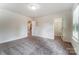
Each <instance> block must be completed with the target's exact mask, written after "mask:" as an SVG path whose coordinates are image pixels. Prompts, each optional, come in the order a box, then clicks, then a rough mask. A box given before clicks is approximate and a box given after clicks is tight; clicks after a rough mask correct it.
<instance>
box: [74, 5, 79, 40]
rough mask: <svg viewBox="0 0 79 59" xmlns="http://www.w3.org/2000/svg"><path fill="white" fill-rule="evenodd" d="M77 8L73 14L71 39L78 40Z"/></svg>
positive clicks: (78, 7)
mask: <svg viewBox="0 0 79 59" xmlns="http://www.w3.org/2000/svg"><path fill="white" fill-rule="evenodd" d="M78 19H79V6H77V8H76V9H75V10H74V12H73V37H74V38H75V39H76V40H78Z"/></svg>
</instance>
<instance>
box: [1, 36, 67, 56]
mask: <svg viewBox="0 0 79 59" xmlns="http://www.w3.org/2000/svg"><path fill="white" fill-rule="evenodd" d="M67 54H68V52H67V51H66V50H65V48H64V47H63V45H62V44H60V42H59V41H57V40H53V39H46V38H41V37H36V36H32V37H27V38H23V39H19V40H15V41H12V42H7V43H3V44H0V55H67Z"/></svg>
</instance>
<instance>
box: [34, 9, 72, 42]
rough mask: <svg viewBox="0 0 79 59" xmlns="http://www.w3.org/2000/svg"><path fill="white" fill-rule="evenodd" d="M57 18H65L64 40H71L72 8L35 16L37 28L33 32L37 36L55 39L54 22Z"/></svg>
mask: <svg viewBox="0 0 79 59" xmlns="http://www.w3.org/2000/svg"><path fill="white" fill-rule="evenodd" d="M56 18H62V19H63V40H64V41H68V42H70V40H71V34H72V31H71V30H72V29H71V26H72V24H71V21H72V19H71V18H72V16H71V10H65V11H61V12H58V13H55V14H52V15H47V16H43V17H37V18H35V21H36V29H35V32H34V33H33V34H34V35H37V36H42V37H47V38H52V39H54V23H53V22H54V20H55V19H56ZM48 28H49V29H48ZM43 35H45V36H43Z"/></svg>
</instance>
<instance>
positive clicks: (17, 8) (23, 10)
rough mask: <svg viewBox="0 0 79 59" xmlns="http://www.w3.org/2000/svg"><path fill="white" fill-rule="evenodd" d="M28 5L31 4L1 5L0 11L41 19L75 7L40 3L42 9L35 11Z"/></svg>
mask: <svg viewBox="0 0 79 59" xmlns="http://www.w3.org/2000/svg"><path fill="white" fill-rule="evenodd" d="M28 4H29V3H4V4H3V3H0V9H6V10H9V11H12V12H17V13H19V14H22V15H24V16H30V17H39V16H45V15H49V14H53V13H55V12H60V11H64V10H67V9H71V8H72V6H73V4H72V3H38V4H39V5H40V9H38V10H36V11H34V10H30V9H29V8H28V7H27V5H28Z"/></svg>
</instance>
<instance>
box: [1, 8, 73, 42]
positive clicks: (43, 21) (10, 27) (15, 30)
mask: <svg viewBox="0 0 79 59" xmlns="http://www.w3.org/2000/svg"><path fill="white" fill-rule="evenodd" d="M70 12H71V10H66V11H61V12H57V13H55V14H52V15H47V16H43V17H37V18H34V19H32V18H29V17H25V16H23V15H20V14H17V13H14V12H11V11H8V10H1V9H0V43H2V42H6V41H11V40H16V39H18V38H22V37H27V21H28V20H33V23H34V24H33V30H32V31H33V33H32V35H35V36H40V37H44V38H50V39H54V23H53V22H54V19H56V18H60V17H62V18H63V20H64V22H65V23H64V24H63V26H64V29H63V30H64V32H63V36H64V38H63V40H64V41H70V39H71V36H69V35H71V28H70V26H71V24H70V21H71V16H70V15H71V13H70ZM2 27H3V28H2Z"/></svg>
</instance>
